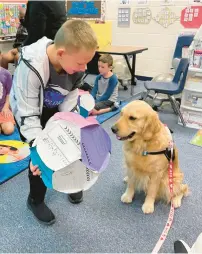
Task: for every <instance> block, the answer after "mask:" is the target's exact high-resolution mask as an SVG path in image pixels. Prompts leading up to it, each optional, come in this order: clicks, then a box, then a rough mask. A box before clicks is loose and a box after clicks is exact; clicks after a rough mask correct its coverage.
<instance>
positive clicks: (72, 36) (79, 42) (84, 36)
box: [54, 20, 98, 50]
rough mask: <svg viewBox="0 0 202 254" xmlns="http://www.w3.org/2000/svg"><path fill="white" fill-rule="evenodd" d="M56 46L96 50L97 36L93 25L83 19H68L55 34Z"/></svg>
mask: <svg viewBox="0 0 202 254" xmlns="http://www.w3.org/2000/svg"><path fill="white" fill-rule="evenodd" d="M54 43H55V46H56V47H61V46H62V47H65V48H66V49H70V50H80V49H81V48H84V49H86V50H96V49H97V48H98V43H97V37H96V35H95V32H94V31H93V29H92V28H91V26H90V25H89V24H88V23H87V22H85V21H83V20H68V21H66V22H65V23H64V24H63V25H62V26H61V28H60V29H59V30H58V32H57V33H56V35H55V40H54Z"/></svg>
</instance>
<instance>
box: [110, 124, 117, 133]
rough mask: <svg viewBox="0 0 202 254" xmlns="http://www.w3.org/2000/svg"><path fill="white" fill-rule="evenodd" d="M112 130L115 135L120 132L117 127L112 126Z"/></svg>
mask: <svg viewBox="0 0 202 254" xmlns="http://www.w3.org/2000/svg"><path fill="white" fill-rule="evenodd" d="M111 130H112V132H113V133H114V134H116V133H117V132H118V128H117V127H116V126H112V128H111Z"/></svg>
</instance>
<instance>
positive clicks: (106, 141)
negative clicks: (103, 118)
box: [81, 125, 111, 172]
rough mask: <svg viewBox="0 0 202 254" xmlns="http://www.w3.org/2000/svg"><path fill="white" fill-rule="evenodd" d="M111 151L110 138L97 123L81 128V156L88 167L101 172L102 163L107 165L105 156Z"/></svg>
mask: <svg viewBox="0 0 202 254" xmlns="http://www.w3.org/2000/svg"><path fill="white" fill-rule="evenodd" d="M109 153H111V140H110V138H109V136H108V134H107V133H106V132H105V130H104V129H103V128H102V127H101V126H99V125H90V126H87V127H84V128H81V158H82V162H83V163H84V164H85V166H86V167H87V168H89V169H92V170H95V171H97V172H101V171H103V170H104V168H102V167H103V164H105V167H106V166H107V162H108V160H107V161H106V158H107V157H108V156H109Z"/></svg>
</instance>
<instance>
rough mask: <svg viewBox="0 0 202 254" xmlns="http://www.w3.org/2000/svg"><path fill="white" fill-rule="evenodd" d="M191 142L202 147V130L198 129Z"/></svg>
mask: <svg viewBox="0 0 202 254" xmlns="http://www.w3.org/2000/svg"><path fill="white" fill-rule="evenodd" d="M190 144H192V145H195V146H199V147H202V130H199V131H197V133H196V134H195V135H194V137H193V138H192V140H191V141H190Z"/></svg>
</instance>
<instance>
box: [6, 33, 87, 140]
mask: <svg viewBox="0 0 202 254" xmlns="http://www.w3.org/2000/svg"><path fill="white" fill-rule="evenodd" d="M52 43H53V41H52V40H50V39H48V38H47V37H43V38H42V39H40V40H38V41H37V42H35V43H33V44H31V45H29V46H25V47H23V48H22V52H21V55H20V58H19V62H18V66H17V68H16V70H15V73H14V77H13V85H12V88H11V92H10V105H11V108H12V111H13V114H14V116H15V119H16V121H17V123H18V125H19V127H20V132H21V134H22V135H23V136H24V137H25V139H26V141H27V142H30V141H32V140H34V139H35V138H36V137H37V136H38V135H39V134H40V132H41V131H42V126H41V122H40V116H41V114H42V110H43V105H44V103H43V102H44V89H45V88H46V86H47V84H48V81H49V78H50V69H49V66H50V64H49V58H48V55H47V52H46V50H47V46H48V45H50V44H52ZM67 75H68V74H67ZM82 77H83V73H81V72H79V73H75V74H72V75H68V79H67V87H66V88H67V90H68V91H72V90H74V89H76V88H77V87H79V86H80V84H81V80H82Z"/></svg>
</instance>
